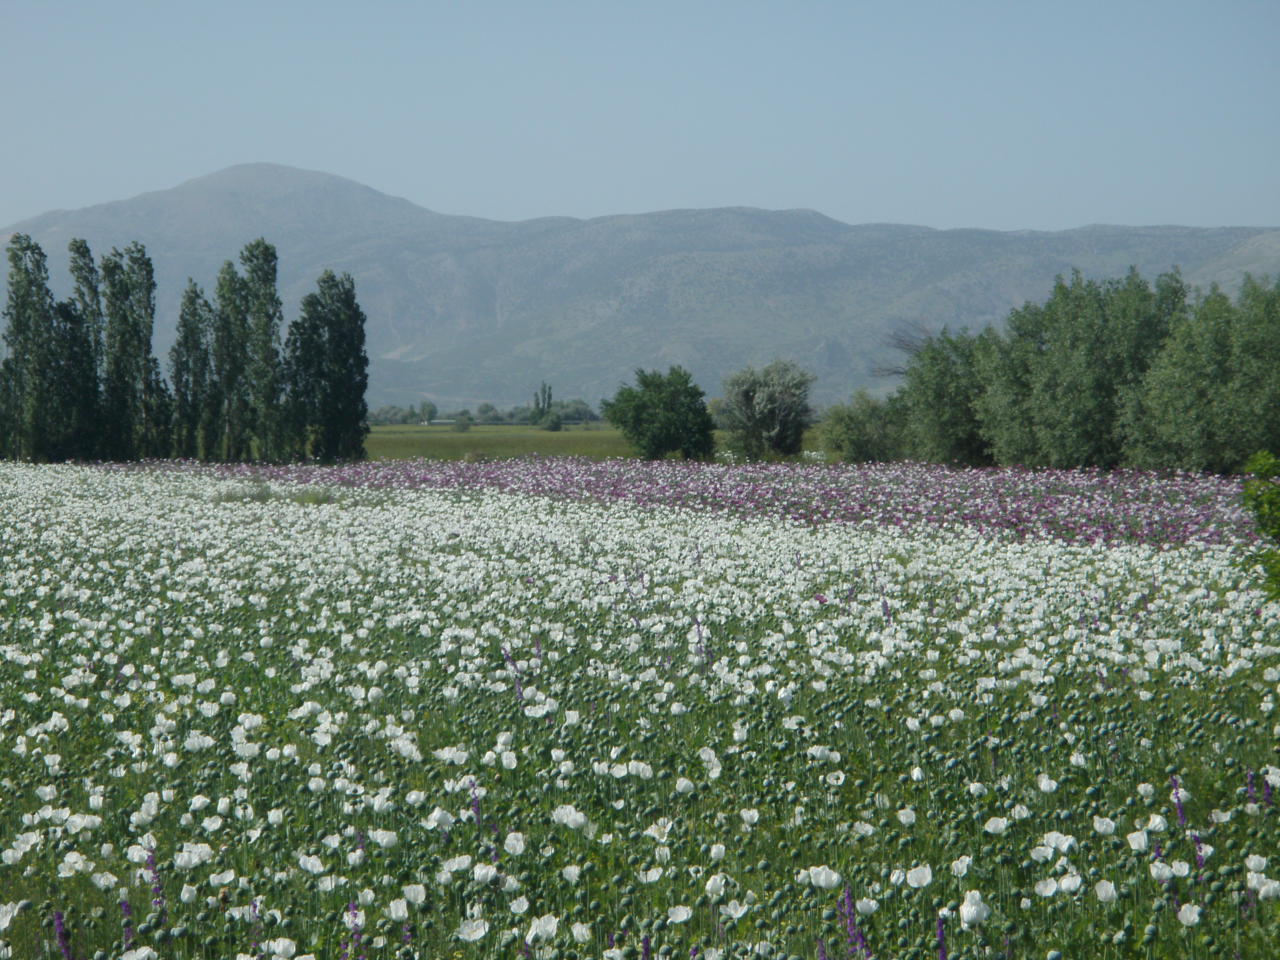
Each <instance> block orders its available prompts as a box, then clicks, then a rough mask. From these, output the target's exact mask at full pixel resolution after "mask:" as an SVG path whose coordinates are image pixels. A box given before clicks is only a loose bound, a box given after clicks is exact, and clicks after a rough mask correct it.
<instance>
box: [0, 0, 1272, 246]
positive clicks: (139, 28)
mask: <svg viewBox="0 0 1280 960" xmlns="http://www.w3.org/2000/svg"><path fill="white" fill-rule="evenodd" d="M1278 37H1280V2H1277V0H1212V2H1210V0H1206V2H1202V3H1190V2H1172V0H1165V2H1149V3H1139V2H1124V0H1116V2H1106V3H1094V2H1081V0H1072V2H1069V3H1068V2H1061V0H1059V2H1053V3H1041V2H1036V0H1020V2H1007V3H983V2H965V3H960V2H954V3H952V2H938V3H916V2H910V0H905V2H890V0H883V2H875V3H861V2H855V0H843V2H826V3H822V2H809V3H806V2H797V0H792V2H788V3H782V2H777V3H757V2H750V0H736V2H697V0H684V2H674V3H667V2H662V0H627V2H617V3H615V2H594V3H558V2H554V0H523V2H508V3H499V2H472V3H465V4H464V3H462V2H449V3H445V2H439V3H434V2H422V3H408V2H406V3H388V2H364V3H361V4H355V3H351V2H345V3H328V2H321V0H308V2H297V3H287V2H263V0H258V2H253V3H245V2H238V0H216V2H215V0H205V2H202V3H195V2H186V0H163V2H154V3H142V2H132V0H113V2H101V0H94V2H81V3H71V2H62V3H59V2H56V0H44V2H35V0H30V2H29V0H0V64H3V66H4V73H5V78H6V83H5V97H4V104H5V108H4V111H3V113H2V114H0V130H2V131H3V138H2V139H3V142H4V149H3V150H0V185H2V187H0V224H7V223H12V222H14V221H16V220H19V219H21V218H23V217H27V216H31V215H34V214H37V213H42V212H44V211H46V210H49V209H53V208H57V207H66V208H73V207H80V206H86V205H89V204H93V203H100V202H105V201H108V200H116V199H123V198H125V197H129V196H133V195H135V194H137V193H141V192H144V191H148V190H156V189H163V188H167V187H171V186H175V185H176V184H178V183H180V182H181V181H183V180H186V179H189V178H192V177H196V176H200V175H202V174H205V173H211V172H213V171H215V170H218V169H221V168H222V167H225V166H229V165H231V164H234V163H242V162H248V161H257V160H266V161H272V162H276V163H284V164H290V165H293V166H300V167H306V168H309V169H314V170H324V171H327V172H330V173H336V174H340V175H342V176H345V177H350V178H351V179H354V180H358V181H361V182H362V183H366V184H368V185H370V186H372V187H375V188H377V189H378V190H381V191H383V192H386V193H390V194H395V195H398V196H403V197H407V198H408V199H410V200H412V201H414V202H415V203H418V204H421V205H423V206H426V207H430V208H432V209H435V210H439V211H442V212H446V213H461V214H471V215H475V216H483V217H492V218H496V219H504V220H511V219H524V218H528V217H536V216H544V215H550V214H565V215H571V216H579V217H589V216H597V215H602V214H609V213H624V212H643V211H650V210H659V209H667V208H672V207H709V206H728V205H747V206H758V207H769V208H789V207H809V208H813V209H816V210H820V211H822V212H823V213H826V214H828V215H830V216H833V217H836V218H838V219H840V220H844V221H847V222H851V223H864V222H874V221H891V222H898V223H917V224H925V225H929V226H935V227H957V226H976V227H992V228H997V229H1019V228H1032V229H1059V228H1064V227H1073V226H1080V225H1083V224H1087V223H1117V224H1157V223H1178V224H1189V225H1200V226H1213V225H1227V224H1230V225H1268V226H1277V225H1280V55H1277V46H1276V40H1277V38H1278Z"/></svg>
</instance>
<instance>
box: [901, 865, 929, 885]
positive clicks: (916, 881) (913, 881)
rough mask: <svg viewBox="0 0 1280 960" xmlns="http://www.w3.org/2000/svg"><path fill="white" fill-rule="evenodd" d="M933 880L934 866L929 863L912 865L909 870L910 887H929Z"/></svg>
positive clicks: (908, 882) (908, 881)
mask: <svg viewBox="0 0 1280 960" xmlns="http://www.w3.org/2000/svg"><path fill="white" fill-rule="evenodd" d="M932 882H933V868H932V867H931V866H929V865H928V864H927V863H923V864H921V865H920V866H918V867H912V868H911V869H910V870H908V871H907V886H909V887H915V888H916V889H919V888H920V887H927V886H928V885H929V884H930V883H932Z"/></svg>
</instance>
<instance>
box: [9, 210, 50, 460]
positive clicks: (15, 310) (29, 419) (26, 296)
mask: <svg viewBox="0 0 1280 960" xmlns="http://www.w3.org/2000/svg"><path fill="white" fill-rule="evenodd" d="M8 256H9V293H8V299H7V301H6V303H5V308H4V318H5V331H4V343H5V346H6V347H7V348H8V356H6V357H5V359H4V362H3V379H4V389H5V401H4V404H5V408H6V409H5V417H6V419H7V421H8V422H7V423H6V424H5V432H6V434H7V435H8V437H9V439H8V443H7V448H8V449H7V451H6V452H7V455H9V456H12V457H15V458H17V459H20V460H46V459H48V457H49V456H50V454H51V452H52V451H51V450H50V436H49V429H48V413H49V409H50V404H51V402H52V401H53V383H52V361H53V349H54V345H53V329H54V303H53V294H52V293H50V291H49V267H48V263H47V261H46V259H45V255H44V251H43V250H42V249H40V245H39V244H38V243H36V242H35V241H34V240H32V239H31V238H30V237H29V236H27V235H26V234H23V233H16V234H14V235H13V237H11V238H10V240H9V247H8Z"/></svg>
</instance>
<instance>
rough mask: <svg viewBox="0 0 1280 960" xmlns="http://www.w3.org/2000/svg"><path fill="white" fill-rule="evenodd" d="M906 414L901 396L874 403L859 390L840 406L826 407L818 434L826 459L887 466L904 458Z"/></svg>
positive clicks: (865, 393)
mask: <svg viewBox="0 0 1280 960" xmlns="http://www.w3.org/2000/svg"><path fill="white" fill-rule="evenodd" d="M906 416H907V411H906V408H905V406H904V404H903V402H902V395H901V394H895V395H893V396H891V397H889V398H888V399H886V400H878V399H876V398H875V397H873V396H871V394H869V393H867V391H865V390H859V391H858V392H857V393H855V394H854V395H853V398H852V399H851V400H850V401H849V402H848V403H844V404H836V405H834V406H832V407H828V408H827V412H826V415H825V416H824V417H823V418H822V427H821V429H820V431H819V435H820V438H821V442H822V448H823V450H824V451H825V452H826V454H827V455H828V456H829V457H834V458H835V459H837V460H843V461H844V462H846V463H888V462H890V461H892V460H900V459H902V458H903V457H904V456H906V453H907V448H906V440H905V436H904V431H905V426H906Z"/></svg>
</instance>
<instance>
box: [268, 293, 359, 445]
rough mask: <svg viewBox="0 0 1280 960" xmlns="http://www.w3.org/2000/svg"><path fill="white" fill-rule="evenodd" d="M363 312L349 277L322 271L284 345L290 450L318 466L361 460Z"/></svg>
mask: <svg viewBox="0 0 1280 960" xmlns="http://www.w3.org/2000/svg"><path fill="white" fill-rule="evenodd" d="M364 325H365V316H364V311H362V310H361V309H360V305H359V303H357V302H356V295H355V282H354V281H353V280H352V279H351V277H350V275H349V274H343V275H342V276H341V277H338V276H336V275H335V274H334V273H333V271H331V270H326V271H325V272H324V273H323V274H321V276H320V279H319V281H318V283H317V289H316V291H315V292H314V293H309V294H307V295H306V296H305V297H303V298H302V313H301V315H300V316H299V317H298V319H297V320H296V321H295V322H294V323H293V324H292V325H291V326H290V328H289V336H288V339H287V340H286V343H285V354H286V360H285V369H286V380H287V383H288V393H289V399H288V414H287V422H288V424H289V431H290V434H291V438H292V440H291V443H290V447H291V448H292V449H293V451H294V452H295V453H296V454H297V455H301V456H305V457H312V458H315V459H317V460H323V461H331V460H358V459H362V458H363V457H364V455H365V450H364V441H365V437H367V436H368V434H369V410H368V407H367V406H366V405H365V399H364V394H365V388H366V387H367V386H368V382H369V373H368V370H369V358H368V356H367V354H366V353H365V345H364V343H365V341H364Z"/></svg>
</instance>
